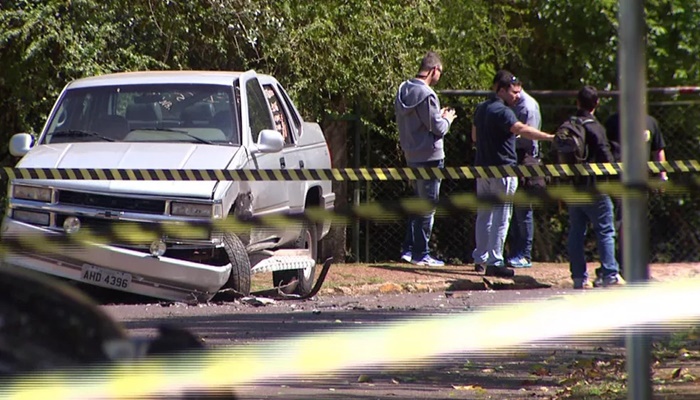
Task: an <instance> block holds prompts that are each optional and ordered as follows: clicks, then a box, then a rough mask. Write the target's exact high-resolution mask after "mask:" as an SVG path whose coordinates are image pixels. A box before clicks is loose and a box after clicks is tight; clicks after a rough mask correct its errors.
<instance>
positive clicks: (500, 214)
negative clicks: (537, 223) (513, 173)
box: [472, 177, 518, 266]
mask: <svg viewBox="0 0 700 400" xmlns="http://www.w3.org/2000/svg"><path fill="white" fill-rule="evenodd" d="M517 189H518V178H516V177H507V178H478V179H477V180H476V195H477V196H478V197H484V196H494V195H504V194H506V195H513V194H515V191H516V190H517ZM512 213H513V203H504V204H499V205H493V206H489V207H480V208H479V209H478V211H477V213H476V229H475V231H476V232H475V233H476V238H475V239H476V248H475V249H474V251H473V252H472V257H473V258H474V263H476V264H486V265H499V266H503V265H505V263H504V262H503V246H504V244H505V242H506V235H507V234H508V226H509V225H510V217H511V215H512Z"/></svg>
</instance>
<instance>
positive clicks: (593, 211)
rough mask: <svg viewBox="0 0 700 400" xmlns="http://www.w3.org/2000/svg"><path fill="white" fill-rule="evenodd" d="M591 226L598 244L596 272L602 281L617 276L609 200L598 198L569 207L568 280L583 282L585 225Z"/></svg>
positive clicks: (585, 276)
mask: <svg viewBox="0 0 700 400" xmlns="http://www.w3.org/2000/svg"><path fill="white" fill-rule="evenodd" d="M589 221H590V222H591V225H593V230H594V231H595V234H596V239H597V242H598V256H599V257H600V271H601V272H602V274H603V277H607V276H611V275H615V274H618V273H619V272H620V267H619V266H618V264H617V260H615V225H614V220H613V205H612V201H610V197H609V196H606V195H601V196H600V197H598V199H597V200H595V201H594V202H593V203H591V204H576V205H570V206H569V240H568V248H569V269H570V271H571V278H573V279H587V278H588V272H587V271H586V255H585V253H584V248H583V247H584V241H585V239H586V231H587V229H588V222H589Z"/></svg>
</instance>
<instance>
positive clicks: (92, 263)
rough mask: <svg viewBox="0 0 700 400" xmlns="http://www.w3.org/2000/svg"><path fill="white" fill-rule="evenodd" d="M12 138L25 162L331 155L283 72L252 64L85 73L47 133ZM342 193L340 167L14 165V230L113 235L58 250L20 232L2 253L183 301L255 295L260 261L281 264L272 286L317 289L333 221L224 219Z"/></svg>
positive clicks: (291, 208) (7, 235)
mask: <svg viewBox="0 0 700 400" xmlns="http://www.w3.org/2000/svg"><path fill="white" fill-rule="evenodd" d="M10 152H11V154H13V155H14V156H18V157H22V158H21V160H20V161H19V163H18V164H17V167H18V168H84V169H172V170H191V169H211V170H245V169H249V170H255V169H304V168H310V169H316V168H330V167H331V158H330V152H329V149H328V146H327V144H326V141H325V138H324V136H323V132H322V131H321V128H320V127H319V125H318V124H316V123H311V122H305V121H304V120H303V119H302V118H301V116H300V114H299V112H298V110H297V109H296V108H295V106H294V104H293V103H292V101H291V100H290V99H289V96H288V95H287V93H286V92H285V90H284V89H283V88H282V86H281V85H280V84H279V82H277V80H275V79H274V78H273V77H271V76H268V75H263V74H256V73H255V72H254V71H247V72H211V71H207V72H204V71H160V72H157V71H149V72H129V73H117V74H108V75H102V76H97V77H91V78H84V79H79V80H76V81H73V82H71V83H69V84H68V85H67V86H66V87H65V88H64V90H63V91H62V93H61V95H60V97H59V98H58V101H57V102H56V104H55V106H54V107H53V109H52V111H51V114H50V115H49V118H48V121H47V123H46V125H45V126H44V129H43V131H42V132H41V134H40V135H39V137H38V139H37V140H34V137H32V136H31V135H29V134H26V133H19V134H16V135H14V136H13V137H12V138H11V141H10ZM183 175H184V174H183ZM334 200H335V194H334V193H333V192H332V189H331V182H330V181H304V180H299V181H242V180H241V181H201V180H180V181H172V180H160V181H137V180H70V179H65V180H61V179H45V180H35V179H24V180H23V179H15V180H12V181H11V182H10V184H9V192H8V205H7V210H6V214H5V217H4V220H3V224H2V238H3V239H4V240H5V239H15V240H17V239H21V238H24V239H27V238H29V239H27V240H31V241H32V242H34V243H42V240H48V239H50V238H51V237H53V238H56V237H63V236H66V235H74V234H76V233H77V232H80V231H81V230H83V232H85V231H89V232H91V233H95V234H96V235H97V236H99V237H103V238H109V242H105V241H104V240H102V241H97V240H93V242H90V243H87V244H83V245H81V246H78V247H74V246H66V247H64V248H63V249H62V250H61V251H58V252H57V251H49V250H48V248H49V247H50V246H47V251H45V252H43V251H41V252H38V251H36V250H35V249H32V248H29V247H26V246H15V247H13V248H12V250H11V251H9V252H8V251H6V252H4V261H5V263H7V264H10V265H13V266H17V267H21V268H28V269H32V270H37V271H41V272H44V273H47V274H51V275H55V276H58V277H62V278H66V279H70V280H74V281H78V282H83V283H87V284H92V285H97V286H103V287H108V288H112V289H117V290H122V291H126V292H131V293H137V294H142V295H146V296H151V297H156V298H162V299H169V300H177V301H207V300H209V299H211V298H212V297H213V296H214V295H215V294H216V293H217V292H218V291H220V290H221V289H231V290H233V291H235V292H237V293H239V294H241V295H247V294H249V293H250V290H251V284H250V278H251V274H253V273H257V272H270V271H272V273H273V282H272V283H273V284H274V286H276V287H283V288H285V289H286V290H287V291H289V292H293V293H296V294H299V295H305V294H308V293H309V292H310V291H311V290H312V287H313V282H314V277H315V267H316V261H317V257H318V254H317V253H318V241H319V240H320V239H321V238H322V237H324V236H325V235H326V234H327V233H328V231H329V228H330V222H328V221H324V222H317V223H309V222H300V223H298V224H250V225H249V228H246V229H245V230H244V231H242V230H241V229H240V227H237V229H221V228H217V227H221V226H226V225H225V224H217V223H216V222H221V221H223V220H225V219H227V217H235V218H234V219H233V220H236V221H245V220H246V219H250V218H251V217H262V218H263V219H264V218H265V217H267V216H274V215H279V214H286V215H293V214H301V213H304V212H305V210H306V209H307V207H320V208H325V209H332V208H333V204H334ZM256 219H257V218H256ZM302 220H303V219H302ZM202 222H204V223H205V224H202V225H203V226H205V227H207V228H206V229H198V230H191V231H186V230H183V229H180V230H178V229H169V230H168V229H166V230H162V231H163V232H168V233H163V234H162V235H160V236H159V237H157V238H156V239H155V240H150V239H149V241H139V240H138V239H136V238H129V237H125V238H124V239H121V240H120V239H115V237H114V236H115V235H114V233H115V232H119V231H120V227H124V229H123V236H129V235H130V232H132V229H133V226H134V225H136V226H137V227H139V226H140V227H143V228H144V230H146V228H149V227H153V226H155V224H160V225H169V226H171V227H173V226H188V225H190V224H197V223H200V224H201V223H202ZM120 224H122V225H120ZM127 227H128V229H126V228H127ZM178 232H181V234H180V233H178ZM101 233H104V236H102V235H101ZM19 242H20V243H21V241H19Z"/></svg>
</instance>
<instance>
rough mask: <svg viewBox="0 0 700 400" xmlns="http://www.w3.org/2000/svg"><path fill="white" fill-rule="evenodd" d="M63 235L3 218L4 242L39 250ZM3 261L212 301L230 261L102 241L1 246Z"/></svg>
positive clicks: (81, 278) (138, 289) (132, 290)
mask: <svg viewBox="0 0 700 400" xmlns="http://www.w3.org/2000/svg"><path fill="white" fill-rule="evenodd" d="M64 235H65V234H63V233H60V232H56V231H53V230H50V229H46V228H42V227H37V226H34V225H31V224H27V223H23V222H19V221H16V220H13V219H11V218H8V217H5V218H4V221H3V224H2V237H3V239H4V240H10V241H13V240H14V241H19V242H22V243H31V242H35V243H37V244H38V245H37V246H35V247H37V248H41V247H42V246H41V243H43V242H45V241H46V240H49V239H55V238H60V237H62V236H64ZM4 250H5V251H4V256H3V258H4V262H5V263H7V264H10V265H13V266H16V267H20V268H27V269H31V270H35V271H39V272H43V273H46V274H50V275H54V276H58V277H61V278H66V279H70V280H73V281H77V282H82V283H87V284H91V285H96V286H102V287H108V288H111V289H116V290H121V291H124V292H129V293H135V294H139V295H144V296H150V297H155V298H160V299H167V300H174V301H186V302H195V301H196V302H201V301H207V300H210V299H211V298H212V297H213V296H214V295H215V294H216V293H217V292H218V291H219V289H221V287H222V286H224V284H225V283H226V280H227V279H228V277H229V275H230V272H231V264H226V265H222V266H216V265H208V264H200V263H196V262H191V261H184V260H179V259H175V258H169V257H163V256H161V257H154V256H152V255H150V254H146V253H143V252H139V251H134V250H129V249H124V248H121V247H116V246H110V245H103V244H95V243H91V244H85V245H83V246H64V247H62V248H61V251H55V250H51V249H50V246H46V249H45V251H41V252H40V251H37V250H36V249H30V248H29V247H28V246H24V245H23V246H19V247H17V246H13V247H11V248H7V247H6V248H5V249H4Z"/></svg>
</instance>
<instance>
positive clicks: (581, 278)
mask: <svg viewBox="0 0 700 400" xmlns="http://www.w3.org/2000/svg"><path fill="white" fill-rule="evenodd" d="M576 105H577V106H578V110H577V111H576V116H578V117H582V118H584V119H592V120H593V122H591V123H587V124H585V125H584V128H585V129H586V148H587V150H586V152H587V155H588V156H587V158H586V162H590V163H609V162H613V161H614V160H613V156H612V153H611V152H610V144H609V143H608V139H607V137H606V135H605V128H604V127H603V125H601V124H600V122H598V120H597V119H596V118H595V116H594V114H595V110H596V108H598V91H597V90H596V89H595V88H594V87H593V86H584V87H583V88H582V89H581V90H580V91H579V92H578V96H577V98H576ZM589 221H590V223H591V224H592V225H593V230H594V231H595V234H596V239H597V243H598V255H599V258H600V264H601V267H600V268H599V269H598V270H597V271H596V275H597V276H596V279H595V281H594V282H593V284H591V283H590V282H589V280H588V272H587V271H586V254H585V251H584V242H585V239H586V231H587V229H588V222H589ZM568 250H569V270H570V271H571V278H572V279H573V281H574V289H588V288H591V287H593V286H596V287H597V286H614V285H622V284H624V283H625V281H624V280H623V279H622V277H621V276H620V268H619V266H618V264H617V260H616V259H615V225H614V222H613V205H612V201H611V200H610V196H608V195H599V196H597V197H596V199H595V200H594V201H593V202H592V203H570V204H569V238H568Z"/></svg>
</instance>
